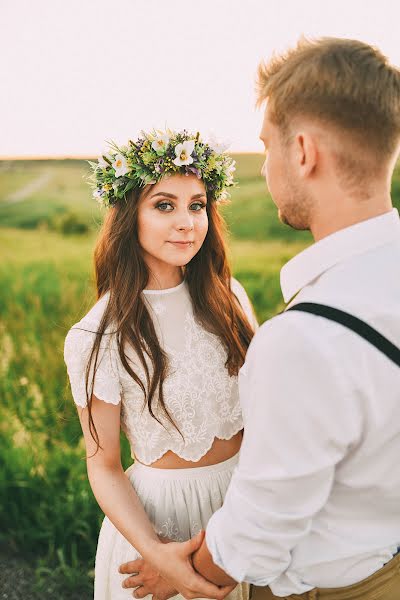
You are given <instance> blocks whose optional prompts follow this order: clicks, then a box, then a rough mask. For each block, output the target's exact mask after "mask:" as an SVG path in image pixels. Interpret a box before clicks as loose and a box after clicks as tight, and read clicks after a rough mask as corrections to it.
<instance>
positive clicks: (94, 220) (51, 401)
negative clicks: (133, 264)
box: [0, 156, 400, 599]
mask: <svg viewBox="0 0 400 600" xmlns="http://www.w3.org/2000/svg"><path fill="white" fill-rule="evenodd" d="M260 164H261V158H260V157H258V156H244V157H241V159H240V160H239V178H240V187H238V188H237V189H235V190H234V192H233V198H232V204H231V206H229V207H227V208H224V213H225V215H226V217H227V220H228V222H229V225H230V231H231V240H230V248H231V256H232V263H233V266H234V273H235V275H236V276H237V277H238V279H239V280H240V281H241V282H242V283H243V284H244V286H245V287H246V289H247V291H248V293H249V295H250V297H251V299H252V301H253V303H254V306H255V309H256V312H257V315H258V317H259V320H260V321H263V320H265V319H267V318H269V317H270V316H272V315H273V314H274V313H276V312H278V311H279V310H281V309H282V308H283V302H282V297H281V293H280V288H279V270H280V268H281V266H282V265H283V264H284V263H285V262H286V261H287V260H288V259H290V258H291V257H292V256H293V255H294V254H296V253H297V252H299V251H300V250H301V249H302V248H304V247H305V245H307V244H308V243H309V242H310V236H309V235H308V234H304V233H299V234H294V232H291V231H290V230H289V229H287V228H284V227H283V226H282V225H281V224H279V221H278V219H277V216H276V210H275V207H274V205H273V203H272V201H271V199H270V198H268V197H267V195H266V193H265V189H264V188H265V184H264V182H263V181H262V180H261V178H260V177H259V175H258V169H259V167H260ZM0 167H1V165H0ZM46 169H50V170H51V171H52V175H51V179H50V180H49V181H48V183H46V185H45V187H44V189H42V190H41V191H36V192H35V193H34V194H33V196H32V197H29V198H27V199H26V200H23V201H21V202H17V203H9V201H8V200H7V198H9V197H10V195H11V194H13V193H14V192H15V191H16V190H17V189H18V186H16V185H15V181H16V180H17V179H18V178H20V179H19V182H20V185H21V186H25V185H27V184H28V183H29V181H31V180H32V178H34V177H37V176H38V175H39V174H40V172H42V171H43V170H46ZM85 169H86V167H85V165H84V163H82V162H77V161H75V162H74V161H70V162H68V161H66V162H60V163H48V162H45V163H43V164H41V163H30V162H29V163H26V164H24V163H19V164H17V165H15V164H10V165H8V166H7V165H6V166H4V165H3V167H2V170H1V169H0V247H1V249H2V261H1V263H0V290H1V291H0V348H1V352H0V542H1V543H2V544H3V545H6V546H7V547H8V548H10V549H12V550H15V551H17V552H19V553H21V554H23V555H25V556H31V557H34V562H35V564H36V566H37V574H38V577H39V579H38V581H39V585H43V582H48V581H49V579H51V580H52V581H53V582H55V581H56V579H57V581H61V582H62V587H64V588H69V589H71V590H73V589H75V590H76V589H79V590H80V591H79V594H80V596H79V597H80V598H83V597H89V595H90V586H91V574H92V568H93V557H94V553H95V547H96V539H97V533H98V530H99V526H100V522H101V518H102V514H101V511H100V509H99V508H98V507H97V504H96V502H95V500H94V498H93V495H92V492H91V490H90V487H89V484H88V481H87V475H86V465H85V461H84V446H83V441H82V436H81V431H80V426H79V423H78V419H77V416H76V412H75V408H74V405H73V402H72V399H71V395H70V391H69V387H68V385H67V378H66V371H65V366H64V362H63V355H62V353H63V343H64V338H65V335H66V332H67V330H68V329H69V327H70V326H71V325H72V324H73V323H75V322H76V321H77V320H79V318H80V317H81V316H82V315H83V314H84V313H85V312H86V311H87V310H88V309H89V307H90V306H91V304H92V303H93V301H94V290H93V282H92V275H91V253H92V248H93V244H94V238H95V232H96V229H97V228H98V224H99V217H98V212H97V207H96V206H95V207H93V206H92V202H91V201H90V199H89V194H88V189H87V188H86V184H85V182H84V180H83V179H82V175H83V174H84V172H85ZM393 192H394V196H395V199H396V203H399V199H400V173H399V172H397V174H396V178H395V180H394V184H393ZM57 211H58V212H63V211H64V212H66V211H74V212H76V213H77V214H78V215H79V216H80V218H82V219H83V220H85V222H87V223H89V225H90V228H91V230H92V231H91V232H90V233H89V234H87V235H81V236H63V235H60V234H59V233H57V232H56V231H52V230H51V219H52V218H53V216H54V214H56V213H57ZM11 226H12V227H11ZM121 439H122V448H123V462H124V465H125V466H127V465H128V464H129V462H130V457H129V448H128V445H127V443H126V440H124V438H121ZM57 585H59V584H58V583H57ZM60 585H61V584H60ZM54 589H59V588H54ZM85 594H86V596H85ZM55 595H56V596H57V597H58V598H60V599H61V598H62V597H63V596H62V591H61V590H59V591H57V593H55Z"/></svg>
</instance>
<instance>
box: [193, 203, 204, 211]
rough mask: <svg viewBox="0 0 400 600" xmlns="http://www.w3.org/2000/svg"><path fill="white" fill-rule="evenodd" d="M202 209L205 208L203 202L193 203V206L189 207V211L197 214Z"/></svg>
mask: <svg viewBox="0 0 400 600" xmlns="http://www.w3.org/2000/svg"><path fill="white" fill-rule="evenodd" d="M204 207H205V204H204V202H193V204H191V205H190V210H193V211H195V212H198V211H199V210H201V209H202V208H204Z"/></svg>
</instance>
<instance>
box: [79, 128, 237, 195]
mask: <svg viewBox="0 0 400 600" xmlns="http://www.w3.org/2000/svg"><path fill="white" fill-rule="evenodd" d="M226 149H227V146H224V145H222V144H219V143H217V142H216V141H215V140H214V139H211V140H210V141H209V142H208V143H206V142H203V141H202V140H201V138H200V134H199V133H197V134H196V135H192V134H190V133H188V132H187V131H186V130H183V131H179V132H174V131H171V130H169V129H167V130H166V131H165V132H163V131H159V130H154V131H152V132H150V133H145V132H143V131H142V134H141V137H140V138H139V139H138V140H137V141H136V142H132V141H131V140H129V143H128V145H127V146H121V147H119V146H117V145H116V144H114V143H111V144H110V151H109V152H108V153H107V154H104V155H103V156H101V157H100V158H99V159H98V161H97V162H91V161H89V164H90V166H91V168H92V171H93V172H92V174H91V177H90V185H91V186H92V187H93V197H94V198H95V199H96V200H97V201H98V202H99V203H100V204H103V205H104V206H114V204H116V202H118V200H120V199H122V198H124V196H125V194H126V193H127V192H129V190H131V189H132V188H134V187H136V188H138V187H143V186H145V185H147V184H154V183H157V182H158V181H160V179H162V178H163V177H164V176H165V175H173V174H174V173H179V174H184V175H191V174H193V175H196V177H198V178H199V179H202V180H203V181H204V185H205V187H206V191H207V192H209V193H211V194H212V197H213V199H215V200H224V199H226V198H228V197H229V194H228V192H227V191H226V188H228V187H231V186H233V185H235V182H234V180H233V173H234V171H235V161H234V160H233V158H231V157H230V156H228V155H227V154H224V152H225V150H226Z"/></svg>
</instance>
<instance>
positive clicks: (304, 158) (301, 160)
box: [294, 131, 318, 179]
mask: <svg viewBox="0 0 400 600" xmlns="http://www.w3.org/2000/svg"><path fill="white" fill-rule="evenodd" d="M294 152H295V154H294V156H295V161H296V166H297V169H298V172H299V175H300V177H303V178H304V179H305V178H307V177H309V176H310V175H312V174H313V172H314V171H315V168H316V166H317V161H318V148H317V144H316V140H315V138H314V136H312V135H311V134H310V133H309V132H308V131H299V132H298V133H297V134H296V136H295V139H294Z"/></svg>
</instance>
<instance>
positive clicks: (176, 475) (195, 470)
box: [125, 451, 240, 479]
mask: <svg viewBox="0 0 400 600" xmlns="http://www.w3.org/2000/svg"><path fill="white" fill-rule="evenodd" d="M239 452H240V451H239ZM239 452H237V453H236V454H234V455H233V456H231V457H230V458H227V459H226V460H223V461H222V462H219V463H215V464H214V465H205V466H202V467H189V468H188V469H186V468H185V467H183V468H181V469H162V468H160V467H152V466H151V465H143V464H142V463H139V462H135V463H133V465H131V466H130V467H128V468H127V470H126V471H125V473H126V474H127V475H129V474H131V475H132V474H135V473H137V474H140V473H144V472H145V473H146V478H157V479H202V478H203V477H210V475H213V474H214V473H220V472H222V471H230V470H232V469H233V468H234V467H235V466H236V465H237V463H238V460H239Z"/></svg>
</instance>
